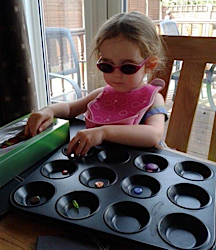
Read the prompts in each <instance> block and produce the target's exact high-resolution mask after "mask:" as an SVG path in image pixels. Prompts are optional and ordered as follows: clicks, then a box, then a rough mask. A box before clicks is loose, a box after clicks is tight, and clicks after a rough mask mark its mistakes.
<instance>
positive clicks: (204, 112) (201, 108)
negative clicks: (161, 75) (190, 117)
mask: <svg viewBox="0 0 216 250" xmlns="http://www.w3.org/2000/svg"><path fill="white" fill-rule="evenodd" d="M173 89H174V83H172V84H171V87H170V89H169V92H168V96H167V100H166V108H167V111H168V115H170V113H171V111H172V105H173V101H172V95H173ZM202 90H203V97H202V98H201V96H200V100H199V103H198V106H197V111H196V116H195V118H194V123H193V128H192V134H191V138H190V142H189V146H188V152H187V153H188V154H190V155H194V156H197V157H199V158H202V159H207V156H208V150H209V144H210V138H211V131H212V126H213V121H214V116H215V113H214V112H213V110H212V108H211V106H210V104H209V102H208V98H207V93H206V85H204V84H203V87H202ZM212 93H213V98H214V101H215V104H216V88H215V89H213V88H212ZM168 124H169V121H168V122H166V129H165V134H166V130H167V127H168ZM164 138H165V135H164Z"/></svg>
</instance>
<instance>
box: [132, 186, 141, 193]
mask: <svg viewBox="0 0 216 250" xmlns="http://www.w3.org/2000/svg"><path fill="white" fill-rule="evenodd" d="M133 191H134V193H135V194H141V193H142V191H143V190H142V188H141V187H135V188H134V190H133Z"/></svg>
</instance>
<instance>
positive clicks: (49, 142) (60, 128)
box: [0, 114, 69, 188]
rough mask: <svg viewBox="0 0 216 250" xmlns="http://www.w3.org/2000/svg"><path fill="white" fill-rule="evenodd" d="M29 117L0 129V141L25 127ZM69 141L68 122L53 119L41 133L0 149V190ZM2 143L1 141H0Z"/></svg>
mask: <svg viewBox="0 0 216 250" xmlns="http://www.w3.org/2000/svg"><path fill="white" fill-rule="evenodd" d="M29 116H30V114H29V115H26V116H23V117H21V118H19V119H17V120H15V121H13V122H11V123H9V124H7V125H5V126H3V127H1V128H0V139H3V141H4V139H5V138H7V137H8V138H10V136H11V134H13V136H11V137H14V136H16V134H15V133H17V134H18V133H19V132H20V131H21V130H22V129H23V128H24V126H25V124H26V122H27V120H28V117H29ZM68 141H69V121H67V120H63V119H54V122H53V124H52V125H51V126H49V127H48V128H47V129H46V130H45V131H43V132H42V133H40V134H38V135H36V136H34V137H32V138H30V139H28V140H26V141H23V142H20V143H17V144H16V145H13V146H10V147H8V148H6V149H0V188H1V187H2V186H3V185H5V184H6V183H7V182H9V181H10V180H12V179H13V178H14V177H16V176H17V175H19V174H21V173H22V172H23V171H24V170H26V169H28V168H29V167H30V166H32V165H33V164H35V163H36V162H37V161H39V160H40V159H42V158H43V157H45V156H46V155H48V154H49V153H51V152H52V151H53V150H55V149H56V148H58V147H60V146H61V145H64V144H65V143H67V142H68ZM0 142H1V143H2V140H0Z"/></svg>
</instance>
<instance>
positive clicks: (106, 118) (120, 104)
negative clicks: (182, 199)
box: [25, 12, 166, 155]
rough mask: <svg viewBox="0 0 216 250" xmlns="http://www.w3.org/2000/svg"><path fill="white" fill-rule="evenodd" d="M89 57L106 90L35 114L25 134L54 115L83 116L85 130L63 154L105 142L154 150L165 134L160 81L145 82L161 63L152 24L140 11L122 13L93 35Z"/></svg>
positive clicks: (41, 126) (40, 128)
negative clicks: (95, 60)
mask: <svg viewBox="0 0 216 250" xmlns="http://www.w3.org/2000/svg"><path fill="white" fill-rule="evenodd" d="M93 54H96V55H97V58H98V61H97V67H98V69H99V70H100V71H102V72H103V76H104V80H105V81H106V83H107V85H106V86H105V87H102V88H99V89H96V90H94V91H92V92H91V93H90V94H89V95H88V96H86V97H83V98H81V99H78V100H77V101H74V102H70V103H58V104H53V105H50V106H47V107H45V108H43V109H42V110H40V111H38V112H36V113H33V114H32V115H31V116H30V118H29V120H28V123H27V125H26V127H25V134H26V135H29V134H30V135H32V136H34V135H36V134H37V133H40V132H42V131H43V130H45V129H46V128H47V127H48V126H49V125H50V124H51V123H52V121H53V118H54V117H59V118H68V119H69V118H73V117H76V116H77V115H79V114H81V113H85V120H86V127H87V129H84V130H81V131H79V132H78V133H77V134H76V136H75V137H74V138H72V140H71V141H70V143H69V145H68V149H67V153H68V154H70V153H71V152H74V153H75V154H76V155H85V154H86V153H87V152H88V150H89V149H90V148H91V147H93V146H96V145H99V144H101V143H102V142H103V141H104V140H106V141H110V142H115V143H120V144H125V145H129V146H138V147H153V146H157V145H158V144H159V143H160V141H161V137H162V135H163V131H164V122H165V119H164V116H165V115H166V110H165V108H164V99H163V97H162V95H161V94H160V93H158V92H159V91H160V90H161V89H162V87H163V85H164V82H163V81H162V80H161V79H155V80H153V81H151V82H150V83H148V84H147V82H146V81H145V80H144V79H146V77H145V76H146V75H147V74H151V73H152V72H153V71H154V70H157V68H159V66H160V65H163V58H164V55H163V46H162V42H161V40H160V38H159V36H158V35H157V33H156V30H155V27H154V25H153V24H152V22H151V21H150V20H149V19H148V18H147V17H146V16H145V15H143V14H141V13H138V12H131V13H120V14H117V15H115V16H113V17H112V18H111V19H109V20H108V21H107V22H105V23H104V24H103V25H102V27H101V28H100V30H99V32H98V35H97V36H96V44H95V48H94V50H93Z"/></svg>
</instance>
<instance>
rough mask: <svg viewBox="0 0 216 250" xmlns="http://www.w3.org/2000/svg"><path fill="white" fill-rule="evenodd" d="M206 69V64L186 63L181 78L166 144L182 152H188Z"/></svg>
mask: <svg viewBox="0 0 216 250" xmlns="http://www.w3.org/2000/svg"><path fill="white" fill-rule="evenodd" d="M204 68H205V64H203V65H200V64H195V63H190V62H184V63H183V66H182V70H181V74H180V77H179V83H178V88H177V92H176V96H175V101H174V104H173V110H172V113H171V118H170V122H169V127H168V132H167V136H166V143H167V145H168V146H169V147H172V148H176V149H177V150H179V151H182V152H187V146H188V142H189V138H190V132H191V128H192V125H193V119H194V115H195V112H196V106H197V103H198V99H199V94H200V88H201V85H202V78H203V71H204ZM180 138H181V139H180Z"/></svg>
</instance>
